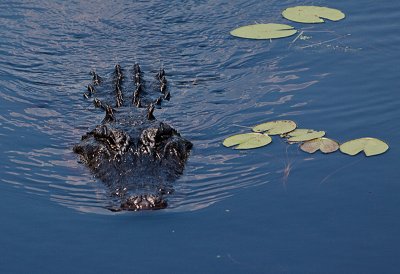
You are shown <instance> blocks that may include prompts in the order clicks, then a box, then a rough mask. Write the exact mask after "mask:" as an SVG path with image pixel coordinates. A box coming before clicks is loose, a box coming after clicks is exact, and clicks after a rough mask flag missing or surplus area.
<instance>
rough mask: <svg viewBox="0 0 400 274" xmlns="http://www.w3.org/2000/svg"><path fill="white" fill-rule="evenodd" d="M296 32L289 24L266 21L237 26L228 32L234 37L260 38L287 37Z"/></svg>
mask: <svg viewBox="0 0 400 274" xmlns="http://www.w3.org/2000/svg"><path fill="white" fill-rule="evenodd" d="M296 32H297V30H295V29H294V28H293V27H292V26H289V25H285V24H275V23H268V24H255V25H248V26H243V27H239V28H237V29H234V30H232V31H231V32H230V33H231V35H233V36H235V37H240V38H247V39H258V40H260V39H276V38H283V37H289V36H292V35H293V34H295V33H296Z"/></svg>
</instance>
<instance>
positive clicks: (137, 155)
mask: <svg viewBox="0 0 400 274" xmlns="http://www.w3.org/2000/svg"><path fill="white" fill-rule="evenodd" d="M133 71H134V75H133V80H134V82H135V87H136V88H135V90H134V91H133V93H132V96H131V100H126V99H125V97H124V95H123V93H122V88H123V85H122V84H123V81H122V80H123V78H124V77H123V73H122V69H121V67H120V66H119V65H117V66H116V67H115V77H114V81H113V82H114V89H115V92H114V94H115V95H114V98H115V106H114V107H111V106H110V105H109V104H107V103H104V102H103V101H100V100H99V99H97V98H95V99H94V104H95V106H97V107H99V108H101V109H103V110H104V111H105V118H104V119H103V121H102V122H101V124H100V125H97V126H96V127H95V128H94V129H93V130H91V131H89V132H87V133H86V134H85V135H83V136H82V140H81V142H80V143H79V144H77V145H75V146H74V152H75V153H77V154H79V155H80V158H81V160H82V162H83V163H85V165H86V166H87V167H88V168H89V169H90V170H91V171H92V173H93V174H94V176H95V177H97V178H98V179H100V180H101V181H103V182H104V183H105V184H106V185H107V186H108V187H109V189H110V194H111V196H112V198H113V199H112V205H111V206H110V207H109V209H110V210H113V211H119V210H134V211H136V210H148V209H162V208H165V207H167V201H166V198H165V196H167V195H168V194H170V193H172V192H173V186H172V183H173V182H174V181H175V180H176V179H177V178H178V177H179V176H180V175H181V174H182V172H183V170H184V167H185V163H186V160H187V158H188V156H189V152H190V149H191V148H192V143H191V142H189V141H188V140H186V139H184V138H183V137H182V136H181V135H180V134H179V133H178V132H177V131H176V130H175V129H174V128H172V127H171V126H169V125H168V124H166V123H163V122H159V121H157V120H156V119H155V117H154V115H153V111H154V108H155V105H160V104H161V102H162V101H163V100H169V98H170V93H169V91H167V88H166V83H167V81H166V78H165V72H164V70H160V72H159V73H157V76H156V79H157V80H158V83H159V85H158V91H157V92H156V94H157V95H158V97H157V98H156V99H153V100H152V99H151V96H150V95H151V94H150V93H149V92H145V91H144V81H143V79H142V72H141V70H140V67H139V65H137V64H136V65H135V66H134V70H133ZM96 84H97V85H101V78H100V77H99V76H98V75H97V74H96V73H93V85H89V87H88V92H87V93H85V97H86V98H89V97H91V96H93V95H94V94H96V93H97V90H96V88H95V85H96ZM160 93H161V95H160ZM153 97H154V96H153ZM125 101H128V102H129V103H128V104H126V103H125ZM138 109H139V110H140V109H142V110H144V111H138Z"/></svg>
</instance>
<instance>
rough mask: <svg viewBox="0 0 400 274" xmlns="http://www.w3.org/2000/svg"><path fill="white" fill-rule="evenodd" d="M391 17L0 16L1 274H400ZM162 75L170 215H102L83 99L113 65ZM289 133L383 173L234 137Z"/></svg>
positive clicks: (181, 9) (261, 12) (357, 12)
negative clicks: (283, 124)
mask: <svg viewBox="0 0 400 274" xmlns="http://www.w3.org/2000/svg"><path fill="white" fill-rule="evenodd" d="M300 4H301V5H304V4H314V5H327V6H332V7H335V8H339V9H341V10H343V11H344V12H345V13H346V15H347V18H346V19H345V20H344V21H341V22H337V23H327V24H322V25H306V26H304V25H301V24H296V23H293V24H292V25H293V26H295V27H296V28H298V29H301V30H303V31H304V35H306V36H307V38H309V39H305V40H302V39H297V40H296V41H294V42H293V43H291V42H292V41H293V40H294V38H295V37H291V38H287V39H281V40H274V41H272V42H270V41H250V40H241V39H235V38H233V37H231V36H229V31H230V30H231V29H233V28H235V27H237V26H241V25H246V24H251V23H255V22H258V23H267V22H272V21H273V22H278V23H286V21H285V20H284V19H282V18H281V16H280V12H281V11H282V10H283V9H284V8H286V7H289V6H294V5H300ZM399 16H400V2H398V1H395V0H384V1H380V2H377V1H371V0H360V1H352V2H351V3H349V2H348V1H335V2H331V3H330V2H328V1H317V2H315V1H312V2H300V1H283V2H282V1H142V2H135V3H132V1H115V2H113V3H109V4H106V3H105V1H81V2H79V1H70V2H65V1H59V2H57V1H48V2H46V1H35V2H34V3H32V2H27V3H23V2H15V3H11V2H10V3H6V2H2V3H1V4H0V34H1V39H0V106H1V109H0V126H1V127H0V140H1V141H0V147H1V151H2V153H1V154H0V160H1V169H0V170H1V173H0V175H1V176H0V193H1V194H0V195H1V196H0V197H1V199H0V205H1V208H2V214H1V217H0V272H1V273H71V272H72V271H79V272H82V273H157V272H163V273H224V272H229V273H231V272H234V273H397V272H398V269H399V267H400V263H399V260H398V254H399V252H400V247H399V245H400V234H399V230H400V220H399V218H398V216H399V214H400V180H399V179H400V171H399V168H398V164H399V160H398V159H399V155H400V144H399V140H400V123H399V121H398V118H399V117H400V108H399V107H400V105H399V99H400V80H399V79H400V77H399V76H400V72H399V71H400V66H399V60H400V50H399V46H398V45H399V44H400V36H399V35H398V33H399V30H400V23H399V21H398V18H399ZM134 62H139V63H141V65H142V67H143V70H144V71H148V72H152V71H155V70H157V69H158V68H159V67H160V66H164V67H165V69H166V71H167V73H168V79H169V80H170V88H171V92H172V99H171V101H170V102H169V103H167V104H165V106H164V108H163V109H162V110H158V111H157V112H156V116H157V117H158V119H160V120H165V121H167V122H168V123H170V124H171V125H173V126H174V127H175V128H177V129H178V130H179V131H180V132H181V133H182V134H183V135H184V136H185V137H186V138H188V139H190V140H192V141H193V143H194V150H193V153H192V155H191V157H190V159H189V161H188V164H187V167H186V171H185V174H184V175H183V176H182V177H181V178H180V179H179V180H178V182H176V185H175V194H174V195H173V196H172V197H171V198H170V199H169V201H170V205H171V206H170V208H169V209H167V210H164V211H158V212H145V213H122V214H121V213H119V214H115V213H111V212H109V211H107V210H106V209H104V206H105V205H106V203H107V199H108V197H107V191H106V189H105V188H104V187H103V186H102V184H101V183H99V182H96V180H95V179H93V178H92V176H91V174H90V173H89V172H88V170H86V169H85V167H83V166H81V165H80V164H79V163H77V158H76V156H75V155H74V154H73V153H72V151H71V148H72V146H73V144H74V143H76V142H77V141H79V138H80V136H81V135H82V134H83V133H85V132H86V131H87V130H88V129H89V128H91V127H93V126H94V125H95V124H96V123H98V122H99V121H100V120H101V118H102V113H99V112H98V111H96V110H95V109H94V108H93V106H92V104H91V103H90V102H88V101H85V100H83V98H82V93H83V92H84V91H85V86H86V85H87V84H88V83H89V82H90V75H89V72H90V71H91V70H96V71H97V72H98V73H99V74H100V75H103V76H106V77H107V76H109V75H110V74H111V72H112V70H113V66H114V65H115V64H116V63H120V64H121V65H122V66H123V67H126V68H129V67H130V66H132V65H133V64H134ZM280 118H284V119H293V120H295V121H296V122H297V123H298V124H299V125H301V126H302V127H310V128H315V129H322V130H325V131H327V132H328V135H329V136H330V137H331V138H334V139H337V140H339V141H346V140H350V139H354V138H358V137H364V136H373V137H377V138H380V139H382V140H385V141H387V142H388V143H389V145H390V146H391V148H390V150H389V151H388V152H387V153H386V154H384V155H381V156H377V157H372V158H366V157H364V156H361V155H359V156H357V157H349V156H345V155H343V154H340V153H335V154H332V155H321V154H318V153H317V154H315V155H311V156H310V155H307V154H304V153H303V152H301V151H299V149H298V148H297V146H287V145H286V144H285V143H283V142H280V141H279V139H277V138H274V143H273V144H272V145H270V146H269V147H268V148H263V149H258V150H252V151H243V152H236V151H233V150H230V149H226V148H224V147H222V146H221V141H222V140H223V139H224V138H226V137H227V136H229V135H232V134H235V133H240V132H247V131H248V129H247V128H246V127H249V126H252V125H254V124H258V123H261V122H264V121H268V120H273V119H280Z"/></svg>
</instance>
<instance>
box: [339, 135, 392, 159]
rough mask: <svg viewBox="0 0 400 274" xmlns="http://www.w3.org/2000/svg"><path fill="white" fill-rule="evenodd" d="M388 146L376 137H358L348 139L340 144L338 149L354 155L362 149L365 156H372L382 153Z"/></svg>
mask: <svg viewBox="0 0 400 274" xmlns="http://www.w3.org/2000/svg"><path fill="white" fill-rule="evenodd" d="M388 149H389V146H388V145H387V144H386V143H385V142H383V141H381V140H379V139H376V138H369V137H367V138H360V139H355V140H351V141H348V142H346V143H344V144H342V145H341V146H340V151H341V152H343V153H346V154H349V155H352V156H353V155H356V154H358V153H359V152H361V151H364V153H365V155H366V156H373V155H378V154H382V153H384V152H385V151H386V150H388Z"/></svg>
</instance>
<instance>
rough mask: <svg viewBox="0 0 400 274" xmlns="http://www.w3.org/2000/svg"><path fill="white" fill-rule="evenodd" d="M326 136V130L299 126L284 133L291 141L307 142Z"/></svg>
mask: <svg viewBox="0 0 400 274" xmlns="http://www.w3.org/2000/svg"><path fill="white" fill-rule="evenodd" d="M324 136H325V131H316V130H313V129H305V128H298V129H295V130H293V131H291V132H289V133H286V134H284V135H282V137H286V138H287V141H288V142H290V143H296V142H305V141H309V140H313V139H317V138H321V137H324Z"/></svg>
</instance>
